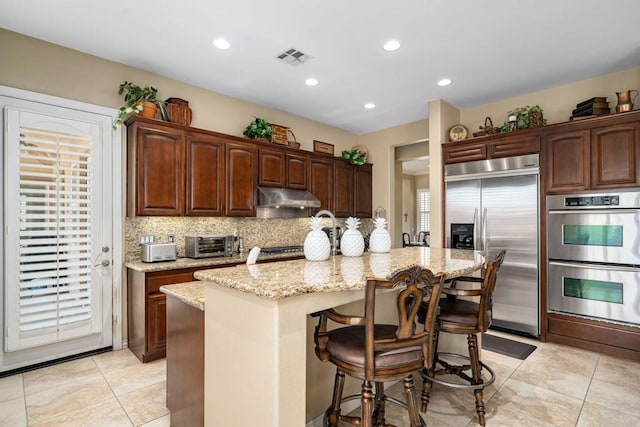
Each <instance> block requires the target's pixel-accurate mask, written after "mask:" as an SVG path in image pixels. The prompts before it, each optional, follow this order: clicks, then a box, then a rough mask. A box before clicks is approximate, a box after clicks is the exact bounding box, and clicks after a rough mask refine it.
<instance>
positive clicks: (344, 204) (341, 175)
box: [333, 159, 353, 218]
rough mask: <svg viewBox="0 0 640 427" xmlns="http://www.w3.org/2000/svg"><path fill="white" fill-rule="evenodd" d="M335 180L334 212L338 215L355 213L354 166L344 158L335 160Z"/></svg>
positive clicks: (344, 215) (342, 216)
mask: <svg viewBox="0 0 640 427" xmlns="http://www.w3.org/2000/svg"><path fill="white" fill-rule="evenodd" d="M333 180H334V182H335V183H336V188H335V191H334V192H333V209H334V212H333V214H334V215H335V216H336V217H341V218H344V217H348V216H352V215H353V166H351V165H350V164H349V163H347V162H346V161H344V160H342V159H337V160H335V164H334V170H333Z"/></svg>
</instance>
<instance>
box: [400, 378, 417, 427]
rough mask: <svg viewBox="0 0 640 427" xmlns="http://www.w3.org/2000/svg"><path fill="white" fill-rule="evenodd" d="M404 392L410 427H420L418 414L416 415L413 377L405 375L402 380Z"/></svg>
mask: <svg viewBox="0 0 640 427" xmlns="http://www.w3.org/2000/svg"><path fill="white" fill-rule="evenodd" d="M402 381H403V382H404V391H405V396H406V401H407V407H408V409H409V421H410V422H411V427H419V426H420V414H418V401H417V396H416V388H415V386H414V384H413V375H407V376H406V377H405V378H404V379H403V380H402Z"/></svg>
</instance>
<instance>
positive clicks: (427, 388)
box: [420, 330, 440, 412]
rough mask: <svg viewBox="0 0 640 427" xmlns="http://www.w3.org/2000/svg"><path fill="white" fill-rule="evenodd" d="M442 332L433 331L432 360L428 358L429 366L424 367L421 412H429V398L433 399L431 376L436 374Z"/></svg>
mask: <svg viewBox="0 0 640 427" xmlns="http://www.w3.org/2000/svg"><path fill="white" fill-rule="evenodd" d="M439 337H440V334H439V333H438V331H437V330H435V331H434V332H433V335H432V338H431V346H430V348H431V349H432V350H430V351H431V356H430V360H427V363H428V365H429V368H424V369H422V394H421V399H420V400H421V401H422V406H421V407H420V412H427V407H428V406H429V400H430V399H431V388H432V387H433V381H431V378H433V377H434V376H435V370H436V363H437V361H438V338H439Z"/></svg>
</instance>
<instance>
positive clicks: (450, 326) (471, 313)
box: [418, 250, 506, 425]
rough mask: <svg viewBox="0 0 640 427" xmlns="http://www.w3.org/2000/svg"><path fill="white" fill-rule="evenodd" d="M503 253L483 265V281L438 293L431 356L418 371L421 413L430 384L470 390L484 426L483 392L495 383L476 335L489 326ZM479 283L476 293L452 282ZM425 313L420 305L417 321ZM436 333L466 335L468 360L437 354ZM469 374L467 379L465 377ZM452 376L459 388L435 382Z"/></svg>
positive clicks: (458, 356) (425, 407)
mask: <svg viewBox="0 0 640 427" xmlns="http://www.w3.org/2000/svg"><path fill="white" fill-rule="evenodd" d="M505 254H506V251H505V250H503V251H501V252H500V253H499V254H498V255H497V256H496V257H495V258H494V259H493V260H491V261H489V262H488V263H487V267H486V270H485V273H484V277H482V278H479V277H459V278H456V279H453V280H452V281H451V287H450V288H444V289H443V291H442V293H443V294H445V295H446V298H442V299H441V300H440V303H439V308H440V313H439V314H438V316H437V318H436V325H435V335H434V342H433V344H432V345H433V348H434V349H435V352H434V353H435V354H434V357H433V359H432V364H431V366H429V367H428V368H425V369H423V370H422V377H423V380H424V384H423V390H422V408H421V409H422V412H426V411H427V406H428V404H429V399H430V397H431V388H432V385H433V383H434V382H437V383H438V384H442V385H445V386H449V387H456V388H464V389H471V390H473V393H474V395H475V399H476V412H477V413H478V420H479V423H480V425H485V408H484V398H483V390H484V388H485V387H487V386H489V385H490V384H492V383H493V382H494V381H495V378H496V377H495V373H494V372H493V370H492V369H491V368H489V367H488V366H487V365H485V364H484V363H482V361H481V360H480V357H479V351H478V338H477V334H479V333H483V332H486V331H487V329H489V326H490V325H491V318H492V310H493V293H494V291H495V287H496V280H497V277H498V272H499V271H500V266H501V265H502V262H503V261H504V256H505ZM458 281H464V282H480V283H481V286H480V289H469V290H466V289H457V288H456V282H458ZM461 296H464V297H480V300H479V302H474V301H469V300H466V299H460V298H458V297H461ZM427 312H428V307H427V304H426V303H425V304H423V306H422V308H421V310H420V312H419V314H418V318H419V321H421V320H422V314H423V313H424V314H425V315H426V314H427ZM440 332H448V333H450V334H466V335H467V347H468V350H469V356H463V355H458V354H452V353H438V338H439V334H440ZM445 358H446V359H448V360H451V359H456V360H466V361H467V363H463V364H461V365H454V364H452V363H451V362H449V361H447V360H444V359H445ZM483 370H484V371H486V372H487V373H488V374H489V378H488V379H487V380H486V381H484V380H483V379H482V373H483ZM469 371H471V372H470V374H471V375H469V374H468V372H469ZM445 374H452V375H456V376H458V377H460V378H462V379H463V380H464V383H463V384H458V383H454V382H451V381H445V380H444V379H440V378H437V376H438V375H445Z"/></svg>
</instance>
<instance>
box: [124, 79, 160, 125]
mask: <svg viewBox="0 0 640 427" xmlns="http://www.w3.org/2000/svg"><path fill="white" fill-rule="evenodd" d="M123 94H124V105H123V106H122V107H120V111H119V112H118V117H117V118H116V120H115V122H114V123H113V129H114V130H115V129H116V128H117V127H118V126H119V125H121V124H122V121H123V120H124V118H125V117H126V116H127V114H130V113H135V114H138V113H139V112H140V111H142V107H143V104H144V103H145V102H151V103H153V104H155V105H157V106H158V110H160V115H161V116H162V119H163V120H168V118H169V114H168V113H167V108H166V107H165V105H164V102H163V101H160V100H159V99H158V89H156V88H155V87H153V86H145V87H140V86H138V85H136V84H134V83H131V82H128V81H125V82H124V83H122V84H120V86H119V87H118V95H123Z"/></svg>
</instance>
